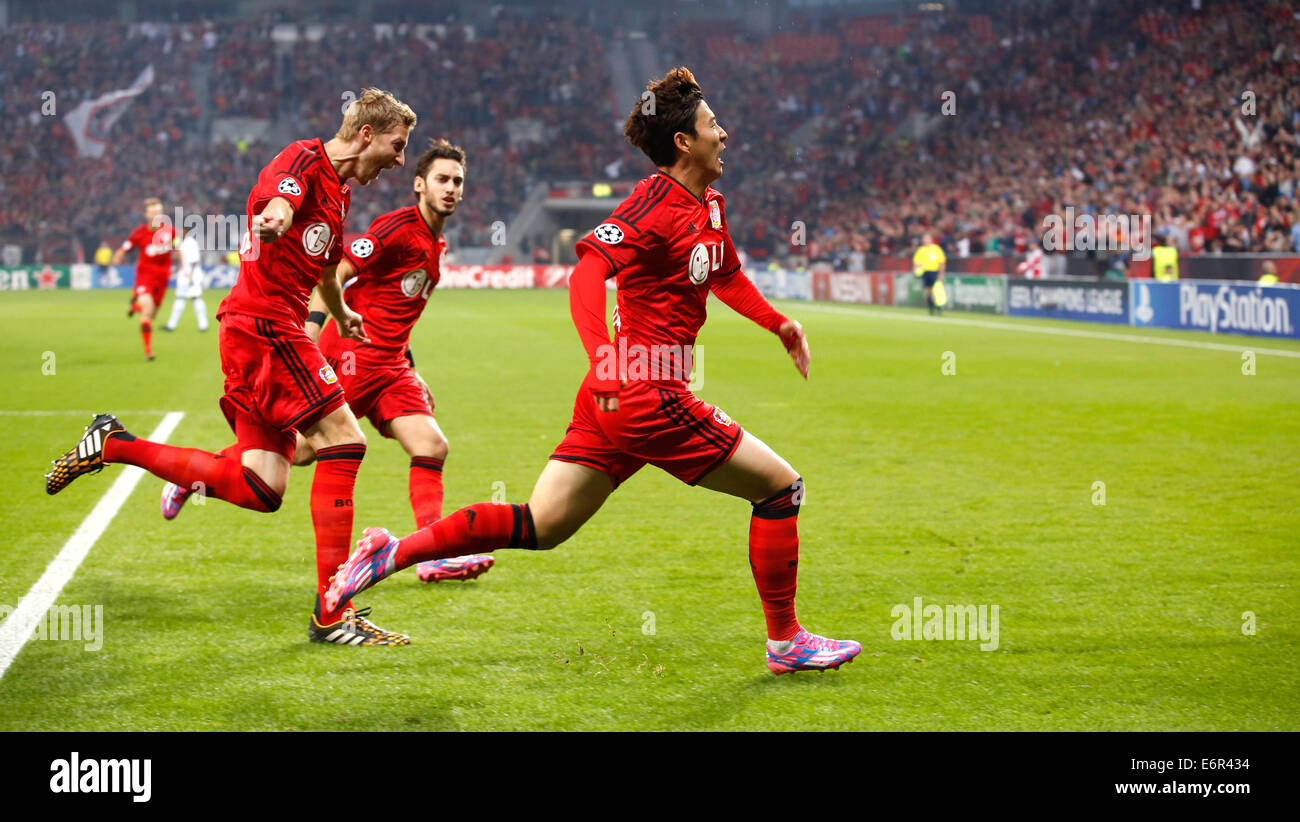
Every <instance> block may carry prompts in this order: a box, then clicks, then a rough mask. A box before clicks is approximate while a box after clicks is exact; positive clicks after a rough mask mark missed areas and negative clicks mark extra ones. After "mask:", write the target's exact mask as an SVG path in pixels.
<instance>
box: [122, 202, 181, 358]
mask: <svg viewBox="0 0 1300 822" xmlns="http://www.w3.org/2000/svg"><path fill="white" fill-rule="evenodd" d="M172 238H173V234H172V224H171V222H170V221H169V220H168V219H167V218H166V217H164V216H163V207H162V201H161V200H159V199H158V198H157V197H150V198H149V199H147V200H145V201H144V222H143V223H141V224H140V225H138V226H136V227H135V230H134V231H132V232H131V233H130V234H128V235H127V238H126V241H125V242H123V243H122V246H121V247H120V248H118V250H117V251H115V252H114V253H113V265H121V264H122V261H123V260H125V259H126V255H127V252H129V251H132V250H134V249H138V250H139V251H140V256H139V258H138V259H137V260H136V264H135V288H134V290H133V291H132V292H131V310H130V311H128V312H127V316H128V317H130V316H132V315H134V314H135V313H136V312H137V311H139V312H140V337H141V338H142V339H143V340H144V358H145V359H146V360H152V359H153V358H154V356H153V318H154V315H155V314H157V313H158V306H160V305H162V301H163V295H165V294H166V293H167V280H168V278H169V277H171V274H172Z"/></svg>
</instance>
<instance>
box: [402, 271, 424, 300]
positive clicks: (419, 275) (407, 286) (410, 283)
mask: <svg viewBox="0 0 1300 822" xmlns="http://www.w3.org/2000/svg"><path fill="white" fill-rule="evenodd" d="M428 279H429V275H428V274H426V273H425V271H424V269H423V268H417V269H415V270H414V271H408V272H406V274H405V276H403V277H402V293H403V294H405V295H406V296H408V297H416V296H419V294H420V292H421V291H423V290H424V283H425V281H426V280H428ZM425 297H426V298H427V297H428V295H427V294H426V295H425Z"/></svg>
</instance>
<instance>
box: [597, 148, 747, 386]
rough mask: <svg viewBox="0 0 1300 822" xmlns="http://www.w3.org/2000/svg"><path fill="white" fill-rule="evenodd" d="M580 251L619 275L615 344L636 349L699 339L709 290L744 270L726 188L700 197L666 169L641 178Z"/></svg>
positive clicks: (708, 189)
mask: <svg viewBox="0 0 1300 822" xmlns="http://www.w3.org/2000/svg"><path fill="white" fill-rule="evenodd" d="M577 252H578V259H579V260H581V259H582V258H583V257H584V256H585V255H587V254H600V255H601V256H602V257H603V258H604V259H605V260H606V261H607V262H608V263H609V269H610V271H612V272H613V276H615V277H616V278H617V281H618V305H617V307H616V308H615V310H614V312H615V313H614V331H615V335H616V339H615V343H616V345H619V346H622V345H626V346H628V349H629V350H630V349H631V347H632V346H644V347H646V348H647V349H649V348H650V347H651V346H656V345H659V346H664V345H666V346H682V347H684V346H693V345H694V344H695V337H696V335H697V334H698V333H699V331H700V327H701V326H702V325H704V319H705V316H706V314H707V312H706V310H705V303H706V302H707V301H708V298H709V290H710V289H711V288H713V287H715V286H717V285H719V284H722V283H725V282H726V281H728V280H729V279H730V278H732V277H735V276H736V275H737V274H738V273H739V272H740V259H739V257H737V256H736V249H735V246H734V245H732V242H731V235H730V233H729V232H728V230H727V215H726V208H725V203H724V201H723V197H722V194H721V193H719V192H718V191H717V190H716V189H714V188H713V187H712V186H709V187H707V188H706V189H705V190H704V198H703V199H696V197H695V195H694V194H692V193H691V192H690V190H689V189H687V188H686V186H684V185H682V184H681V183H679V182H677V181H676V180H674V179H673V178H672V177H669V176H668V175H666V174H663V173H659V174H652V175H651V176H649V177H647V178H646V179H644V180H642V181H641V182H639V183H637V185H636V188H634V189H633V190H632V194H631V195H629V196H628V198H627V199H626V200H624V201H623V203H622V205H620V206H619V207H618V208H616V209H614V213H613V214H612V215H610V217H609V219H608V220H606V221H605V222H603V223H601V224H600V225H598V226H596V229H595V230H594V231H593V232H592V233H591V234H589V235H587V236H586V237H584V238H583V239H582V240H580V241H579V242H578V245H577ZM606 276H607V277H608V276H609V275H606ZM742 276H743V275H742ZM624 341H626V342H624ZM681 382H684V380H682V381H681Z"/></svg>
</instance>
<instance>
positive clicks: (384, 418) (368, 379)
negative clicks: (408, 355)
mask: <svg viewBox="0 0 1300 822" xmlns="http://www.w3.org/2000/svg"><path fill="white" fill-rule="evenodd" d="M348 350H352V351H355V349H345V350H344V351H342V352H335V351H331V352H330V354H331V356H328V357H326V361H327V362H328V363H329V364H330V365H332V366H333V367H334V370H335V372H337V373H338V375H339V380H340V381H341V382H342V385H343V396H344V397H345V398H346V399H347V401H348V407H349V408H351V409H352V413H353V414H356V415H357V418H358V419H360V418H361V417H365V418H367V419H369V420H370V424H371V425H373V426H374V427H375V430H376V431H378V432H379V433H380V434H383V435H384V436H385V437H392V436H393V435H392V434H391V433H390V432H389V430H388V424H389V423H390V422H392V421H393V420H395V419H397V418H398V417H409V416H412V415H421V416H425V417H432V416H433V409H432V408H430V407H429V400H428V398H427V397H425V395H424V387H423V386H421V385H420V383H419V381H418V380H417V379H416V378H415V369H413V368H411V366H409V365H408V364H407V363H406V361H405V360H398V361H396V362H394V363H371V362H368V361H364V360H359V359H354V360H352V361H351V362H348V361H346V360H343V359H342V354H343V353H346V351H348ZM336 353H338V356H334V355H335V354H336Z"/></svg>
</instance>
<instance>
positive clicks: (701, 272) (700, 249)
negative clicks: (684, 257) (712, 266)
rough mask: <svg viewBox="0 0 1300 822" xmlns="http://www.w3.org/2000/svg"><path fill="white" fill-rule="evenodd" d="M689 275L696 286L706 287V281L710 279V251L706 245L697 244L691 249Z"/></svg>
mask: <svg viewBox="0 0 1300 822" xmlns="http://www.w3.org/2000/svg"><path fill="white" fill-rule="evenodd" d="M687 273H688V274H690V276H691V282H693V283H695V284H696V285H704V281H705V280H707V279H708V278H709V249H708V248H707V247H706V246H705V245H704V243H697V244H696V245H695V248H692V249H691V265H690V269H689V270H688V271H687Z"/></svg>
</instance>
